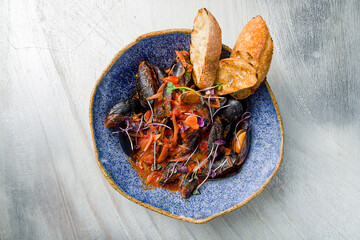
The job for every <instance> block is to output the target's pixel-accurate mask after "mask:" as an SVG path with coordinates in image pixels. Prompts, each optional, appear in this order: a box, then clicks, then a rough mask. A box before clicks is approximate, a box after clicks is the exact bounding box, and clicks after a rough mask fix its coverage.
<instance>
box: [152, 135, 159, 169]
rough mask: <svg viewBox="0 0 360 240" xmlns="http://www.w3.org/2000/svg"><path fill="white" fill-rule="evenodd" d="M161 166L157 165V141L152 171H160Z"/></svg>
mask: <svg viewBox="0 0 360 240" xmlns="http://www.w3.org/2000/svg"><path fill="white" fill-rule="evenodd" d="M160 169H161V165H160V164H157V163H156V140H155V141H154V164H153V165H152V166H151V171H154V170H160Z"/></svg>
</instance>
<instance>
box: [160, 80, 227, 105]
mask: <svg viewBox="0 0 360 240" xmlns="http://www.w3.org/2000/svg"><path fill="white" fill-rule="evenodd" d="M176 89H178V90H180V91H182V92H186V90H188V91H192V92H194V93H195V94H197V95H199V96H200V101H202V100H201V97H203V98H209V99H211V98H219V99H222V98H224V97H215V96H203V95H201V94H200V93H199V91H203V90H205V89H203V90H199V91H196V90H194V89H192V88H189V87H183V86H180V87H176V86H175V85H174V84H173V83H172V82H168V84H167V88H166V92H167V93H168V94H171V93H172V92H173V91H174V90H176Z"/></svg>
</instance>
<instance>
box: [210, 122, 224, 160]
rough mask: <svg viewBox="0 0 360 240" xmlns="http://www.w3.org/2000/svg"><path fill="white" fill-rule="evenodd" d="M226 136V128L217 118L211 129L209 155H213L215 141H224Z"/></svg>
mask: <svg viewBox="0 0 360 240" xmlns="http://www.w3.org/2000/svg"><path fill="white" fill-rule="evenodd" d="M223 136H224V126H223V124H222V123H221V120H220V117H217V116H216V117H215V119H214V123H213V125H212V127H211V130H210V134H209V139H208V146H207V150H206V151H207V155H209V154H210V153H211V150H212V149H213V148H214V146H215V141H217V140H220V139H223Z"/></svg>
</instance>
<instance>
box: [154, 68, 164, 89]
mask: <svg viewBox="0 0 360 240" xmlns="http://www.w3.org/2000/svg"><path fill="white" fill-rule="evenodd" d="M154 72H155V74H156V78H157V80H158V82H159V86H161V85H162V84H163V83H164V81H163V79H164V78H166V77H167V74H166V72H165V71H164V70H162V69H161V68H159V67H157V66H155V67H154Z"/></svg>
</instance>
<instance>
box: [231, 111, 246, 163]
mask: <svg viewBox="0 0 360 240" xmlns="http://www.w3.org/2000/svg"><path fill="white" fill-rule="evenodd" d="M244 115H245V114H244ZM239 125H240V127H239V128H240V130H238V131H237V130H236V131H237V132H236V134H234V137H233V141H232V151H233V152H234V153H237V154H238V155H239V159H238V160H237V161H236V165H240V164H241V163H242V162H243V161H244V160H245V159H246V156H247V154H248V152H249V148H250V144H249V142H250V124H249V122H248V121H243V122H240V124H239Z"/></svg>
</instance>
